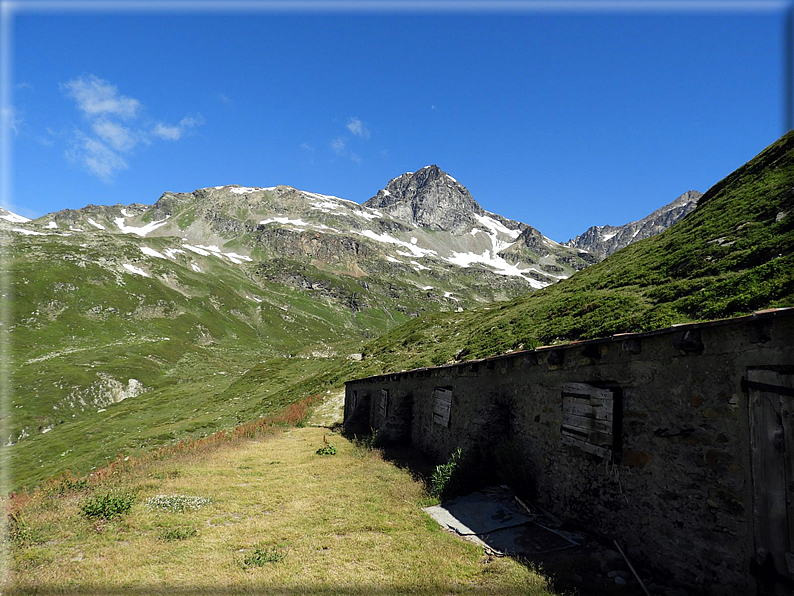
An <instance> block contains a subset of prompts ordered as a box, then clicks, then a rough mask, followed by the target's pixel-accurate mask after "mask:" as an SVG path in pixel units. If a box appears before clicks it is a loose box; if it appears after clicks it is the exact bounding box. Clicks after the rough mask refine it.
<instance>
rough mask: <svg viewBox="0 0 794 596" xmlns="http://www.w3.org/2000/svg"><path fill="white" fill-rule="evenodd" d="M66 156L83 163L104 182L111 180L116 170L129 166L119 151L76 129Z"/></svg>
mask: <svg viewBox="0 0 794 596" xmlns="http://www.w3.org/2000/svg"><path fill="white" fill-rule="evenodd" d="M66 156H67V157H68V158H69V159H71V160H73V161H78V162H80V163H82V164H83V166H84V167H85V168H86V169H87V170H88V171H89V172H91V173H92V174H94V175H95V176H97V177H99V178H100V179H101V180H103V181H104V182H111V181H112V180H113V176H114V175H115V174H116V172H118V171H120V170H126V169H127V168H128V167H129V165H127V162H126V161H125V160H124V158H123V157H121V155H119V154H118V152H116V151H113V150H112V149H110V148H109V147H108V146H107V145H105V144H104V143H103V142H102V141H98V140H97V139H94V138H91V137H89V136H88V135H86V134H85V133H84V132H82V131H80V130H75V132H74V138H73V141H72V147H71V148H70V149H69V150H68V151H67V152H66Z"/></svg>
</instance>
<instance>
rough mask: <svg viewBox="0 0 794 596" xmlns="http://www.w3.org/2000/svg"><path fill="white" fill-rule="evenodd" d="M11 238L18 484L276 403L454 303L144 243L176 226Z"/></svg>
mask: <svg viewBox="0 0 794 596" xmlns="http://www.w3.org/2000/svg"><path fill="white" fill-rule="evenodd" d="M11 238H12V242H11V243H9V244H8V245H6V247H5V249H6V250H5V251H4V254H3V255H2V256H3V258H2V259H0V261H2V263H1V264H0V266H2V267H3V268H4V269H5V270H6V272H7V274H8V279H9V280H10V285H9V287H8V296H5V297H4V299H6V300H8V302H7V303H6V304H7V306H8V307H9V308H11V309H13V310H12V312H11V313H10V315H11V317H10V321H9V322H10V323H11V324H10V325H7V326H5V327H3V329H2V333H4V334H6V335H5V338H4V339H7V340H8V341H9V342H10V346H11V350H10V356H11V362H10V364H11V369H12V371H13V375H12V378H11V387H10V389H11V396H10V403H9V406H10V412H9V414H10V416H7V417H6V419H5V420H4V421H3V427H2V429H1V430H2V432H0V441H1V444H2V445H3V447H2V448H0V459H1V460H2V461H0V463H1V464H2V465H4V466H8V468H9V469H10V472H11V474H10V477H11V479H12V485H11V487H10V488H12V489H15V488H18V487H20V486H23V485H26V484H35V483H37V482H39V481H41V480H42V479H43V478H46V477H48V476H50V475H52V474H56V473H58V472H61V471H63V470H65V469H67V468H71V469H73V470H74V471H77V472H81V473H84V472H87V471H89V470H90V468H91V467H93V466H97V465H101V464H102V463H103V462H104V461H105V460H106V459H107V458H113V457H115V455H116V454H117V453H119V452H120V451H124V452H125V453H131V452H137V451H140V450H142V449H147V448H150V447H153V446H156V445H161V444H164V443H169V442H173V441H175V440H177V439H181V438H183V437H191V436H201V435H206V434H210V433H212V432H215V431H216V430H218V429H221V428H227V427H229V426H232V425H234V424H237V423H239V422H241V421H242V420H250V419H254V418H257V417H260V416H265V415H268V414H270V413H272V412H274V411H276V410H278V409H279V408H280V407H283V406H284V405H285V404H284V403H283V402H281V401H280V400H279V399H275V398H273V399H271V398H270V397H269V396H270V395H271V393H273V392H274V391H276V390H283V389H284V388H286V387H289V386H290V385H291V384H292V383H293V382H294V381H295V380H296V379H301V378H304V377H306V376H307V375H311V374H313V373H315V372H317V371H318V370H320V369H321V368H322V367H323V366H324V365H325V361H326V359H327V358H330V357H334V356H339V357H340V358H345V357H346V356H347V355H348V354H350V353H351V352H358V351H359V350H360V345H361V343H362V342H363V341H365V340H366V339H367V338H371V337H374V336H377V335H379V334H381V333H383V332H384V331H385V330H386V329H388V328H390V327H392V326H395V325H397V324H399V323H401V322H403V321H406V320H408V319H409V318H410V316H411V315H412V314H415V313H418V312H421V311H423V310H426V309H434V308H441V307H442V306H443V302H442V301H441V300H432V299H428V297H427V292H423V291H422V290H421V289H420V288H418V287H416V286H415V285H412V282H411V281H410V279H405V280H395V279H392V278H388V277H387V278H384V279H378V280H370V281H369V282H368V283H367V282H366V281H365V280H360V279H356V278H352V277H350V276H346V275H340V274H334V273H333V272H329V271H325V270H321V269H318V268H317V267H314V266H312V265H311V264H308V263H297V262H290V261H289V260H287V259H280V260H279V261H278V263H277V264H274V263H267V264H258V263H247V262H244V263H238V264H233V263H231V262H230V261H228V260H226V259H220V258H218V257H217V256H214V255H206V256H201V255H198V254H193V253H188V252H186V251H184V250H183V251H182V252H181V253H178V254H177V253H173V254H175V258H165V257H163V258H157V257H151V256H149V255H148V254H147V253H144V252H142V250H143V249H146V250H147V251H150V252H152V251H154V252H158V253H160V254H161V255H162V254H163V253H166V254H168V251H169V250H175V249H178V248H179V246H180V245H181V243H180V242H179V241H178V240H176V241H175V240H173V239H169V238H146V239H139V238H137V237H134V236H129V235H126V236H120V235H111V234H106V233H103V232H96V231H94V232H93V233H91V234H80V233H77V232H72V233H70V235H68V236H67V235H30V236H19V235H18V234H12V235H11ZM128 265H129V266H131V267H133V268H134V269H135V270H130V269H129V268H127V266H128ZM136 271H137V272H136ZM274 272H277V274H276V273H274ZM287 272H291V274H292V275H293V277H295V278H296V280H297V281H295V280H292V281H290V282H289V283H288V282H287V281H285V280H284V279H283V275H285V274H286V273H287ZM434 296H437V295H434ZM243 417H244V418H243Z"/></svg>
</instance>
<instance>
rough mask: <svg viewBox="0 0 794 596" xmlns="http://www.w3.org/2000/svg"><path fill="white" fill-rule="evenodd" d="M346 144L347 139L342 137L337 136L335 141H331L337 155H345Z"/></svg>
mask: <svg viewBox="0 0 794 596" xmlns="http://www.w3.org/2000/svg"><path fill="white" fill-rule="evenodd" d="M345 144H346V143H345V140H344V139H343V138H342V137H336V138H335V139H334V140H333V141H331V149H333V150H334V153H336V154H337V155H344V154H345Z"/></svg>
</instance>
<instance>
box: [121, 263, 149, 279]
mask: <svg viewBox="0 0 794 596" xmlns="http://www.w3.org/2000/svg"><path fill="white" fill-rule="evenodd" d="M122 267H124V268H125V269H126V270H127V271H129V272H130V273H135V274H136V275H143V276H144V277H151V275H149V274H148V273H146V271H144V270H143V269H141V268H140V267H136V266H135V265H130V264H129V263H124V264H123V265H122Z"/></svg>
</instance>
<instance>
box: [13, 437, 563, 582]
mask: <svg viewBox="0 0 794 596" xmlns="http://www.w3.org/2000/svg"><path fill="white" fill-rule="evenodd" d="M326 433H328V431H327V429H321V428H289V429H283V428H282V429H276V430H272V431H271V434H270V435H263V436H259V437H258V438H255V439H239V440H238V441H237V442H235V443H230V444H221V445H219V446H215V448H213V449H209V450H206V451H204V452H201V451H198V452H191V453H183V454H177V455H175V456H172V457H169V458H167V459H165V460H162V461H151V462H148V463H147V464H146V465H145V466H141V467H139V468H137V469H135V470H133V471H131V472H128V473H125V474H122V475H121V476H120V478H118V479H117V480H116V481H114V482H113V484H114V488H115V489H116V490H119V491H122V490H123V491H127V492H129V493H135V494H136V495H137V498H136V500H135V503H134V505H133V506H132V509H131V510H130V512H129V513H128V514H125V515H122V516H119V517H117V518H114V519H112V520H97V519H93V518H88V517H86V516H85V515H84V514H83V513H82V511H81V507H82V505H83V504H84V503H85V502H86V501H87V500H88V499H89V498H90V496H91V495H92V493H93V492H94V491H99V490H100V488H99V487H98V488H88V489H84V490H78V491H74V492H67V493H66V494H64V495H57V494H54V493H49V494H48V493H47V492H46V491H42V492H40V493H39V494H38V495H37V496H36V497H35V498H34V499H33V500H32V501H31V502H30V503H28V504H27V505H26V506H24V507H23V508H22V510H21V512H20V513H19V517H20V519H24V520H25V523H26V525H27V526H26V527H27V528H28V531H27V538H24V539H22V540H20V541H19V542H18V543H17V544H16V545H15V546H14V548H13V568H12V571H13V573H12V574H11V575H10V578H9V580H10V581H9V583H8V585H7V590H6V591H5V592H6V593H29V592H35V591H37V590H39V591H42V592H45V593H51V592H60V591H63V592H73V593H75V592H76V593H108V592H115V593H129V592H133V593H147V594H158V593H170V592H173V591H175V590H176V591H179V592H180V593H198V592H201V593H213V592H216V591H218V590H222V591H224V592H227V591H228V592H231V593H243V592H249V593H250V592H268V593H269V592H273V593H277V594H316V593H322V594H334V593H339V592H345V593H353V594H402V593H415V594H458V593H461V594H469V593H471V594H514V593H515V594H518V593H520V594H535V595H543V594H550V592H548V591H547V590H546V588H545V585H546V580H545V579H544V578H543V577H542V576H540V575H538V574H536V573H535V572H534V571H533V570H531V569H529V568H527V567H525V566H523V565H521V564H519V563H517V562H516V561H513V560H511V559H492V558H488V557H485V556H484V555H483V552H482V549H480V548H479V547H477V546H475V545H472V544H469V543H467V542H465V541H463V540H461V539H459V538H458V537H455V536H453V535H451V534H448V533H445V532H443V531H441V530H440V529H439V527H438V526H437V525H436V524H435V522H433V521H432V520H430V519H429V518H428V517H427V516H426V515H425V514H424V513H423V512H422V511H421V509H420V504H421V503H422V501H423V500H426V498H427V494H426V492H425V491H424V487H423V486H422V485H421V484H420V483H418V482H416V481H415V480H413V479H412V478H411V476H410V475H409V474H408V473H407V472H406V471H404V470H401V469H398V468H396V467H394V466H393V465H392V464H390V463H388V462H385V461H384V460H383V459H382V458H381V457H380V454H379V452H377V451H370V450H366V449H363V448H361V447H357V446H356V445H354V444H352V443H350V442H349V441H347V440H345V439H344V438H342V437H341V436H339V435H335V434H333V435H329V442H331V443H332V444H333V445H334V446H335V447H336V448H337V455H336V456H335V457H322V456H318V455H316V451H317V449H318V448H320V447H322V446H323V445H324V441H323V435H324V434H326ZM106 488H107V487H101V489H102V490H105V489H106ZM156 495H185V496H194V497H201V498H205V499H209V500H210V502H209V504H207V505H205V506H203V507H201V508H200V509H195V510H187V509H186V510H185V511H182V512H175V511H173V510H169V509H162V508H152V507H148V506H147V505H146V501H147V499H149V498H151V497H155V496H156Z"/></svg>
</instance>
